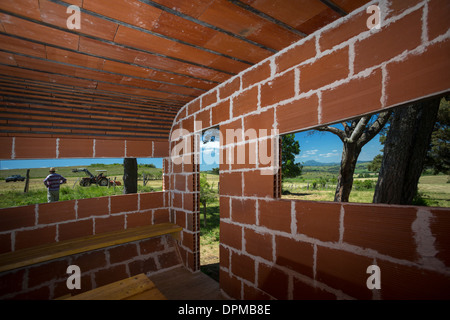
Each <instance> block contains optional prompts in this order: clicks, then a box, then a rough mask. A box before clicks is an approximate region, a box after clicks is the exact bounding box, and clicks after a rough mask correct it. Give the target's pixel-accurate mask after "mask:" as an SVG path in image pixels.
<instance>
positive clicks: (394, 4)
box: [384, 0, 421, 19]
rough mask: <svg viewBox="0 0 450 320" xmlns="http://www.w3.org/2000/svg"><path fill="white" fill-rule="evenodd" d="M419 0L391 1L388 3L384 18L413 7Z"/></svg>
mask: <svg viewBox="0 0 450 320" xmlns="http://www.w3.org/2000/svg"><path fill="white" fill-rule="evenodd" d="M420 1H421V0H409V1H391V2H390V3H388V10H386V11H387V15H386V17H385V18H384V19H388V18H391V17H394V16H398V15H399V14H401V13H402V12H404V11H405V10H407V9H409V8H411V7H414V6H415V5H416V4H418V3H419V2H420Z"/></svg>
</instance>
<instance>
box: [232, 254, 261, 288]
mask: <svg viewBox="0 0 450 320" xmlns="http://www.w3.org/2000/svg"><path fill="white" fill-rule="evenodd" d="M231 272H232V273H233V274H234V275H235V276H237V277H239V278H242V279H245V280H247V281H250V282H252V283H254V282H255V260H253V259H252V258H251V257H249V256H247V255H244V254H239V253H236V252H234V251H232V252H231Z"/></svg>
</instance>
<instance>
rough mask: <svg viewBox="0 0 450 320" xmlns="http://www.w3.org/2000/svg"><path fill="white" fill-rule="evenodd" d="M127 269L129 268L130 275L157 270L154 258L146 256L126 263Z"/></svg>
mask: <svg viewBox="0 0 450 320" xmlns="http://www.w3.org/2000/svg"><path fill="white" fill-rule="evenodd" d="M128 269H129V270H130V276H134V275H137V274H140V273H148V272H154V271H157V270H158V266H157V265H156V262H155V258H153V257H148V258H146V259H144V260H134V261H131V262H130V263H128Z"/></svg>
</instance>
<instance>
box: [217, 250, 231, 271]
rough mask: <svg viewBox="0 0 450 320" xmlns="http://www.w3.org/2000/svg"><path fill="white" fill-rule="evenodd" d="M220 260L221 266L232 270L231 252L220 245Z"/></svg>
mask: <svg viewBox="0 0 450 320" xmlns="http://www.w3.org/2000/svg"><path fill="white" fill-rule="evenodd" d="M219 260H220V266H221V267H224V268H227V269H229V268H230V250H228V248H226V247H224V246H222V245H220V244H219Z"/></svg>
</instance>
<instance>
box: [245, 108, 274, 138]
mask: <svg viewBox="0 0 450 320" xmlns="http://www.w3.org/2000/svg"><path fill="white" fill-rule="evenodd" d="M274 121H275V119H274V110H273V109H269V110H267V111H264V112H261V113H255V114H250V115H247V116H246V117H245V118H244V139H246V136H245V135H246V134H249V135H250V139H251V138H253V136H254V133H255V132H256V135H257V137H258V138H260V137H265V136H268V135H272V134H273V131H272V130H273V127H274ZM252 130H254V131H252Z"/></svg>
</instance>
